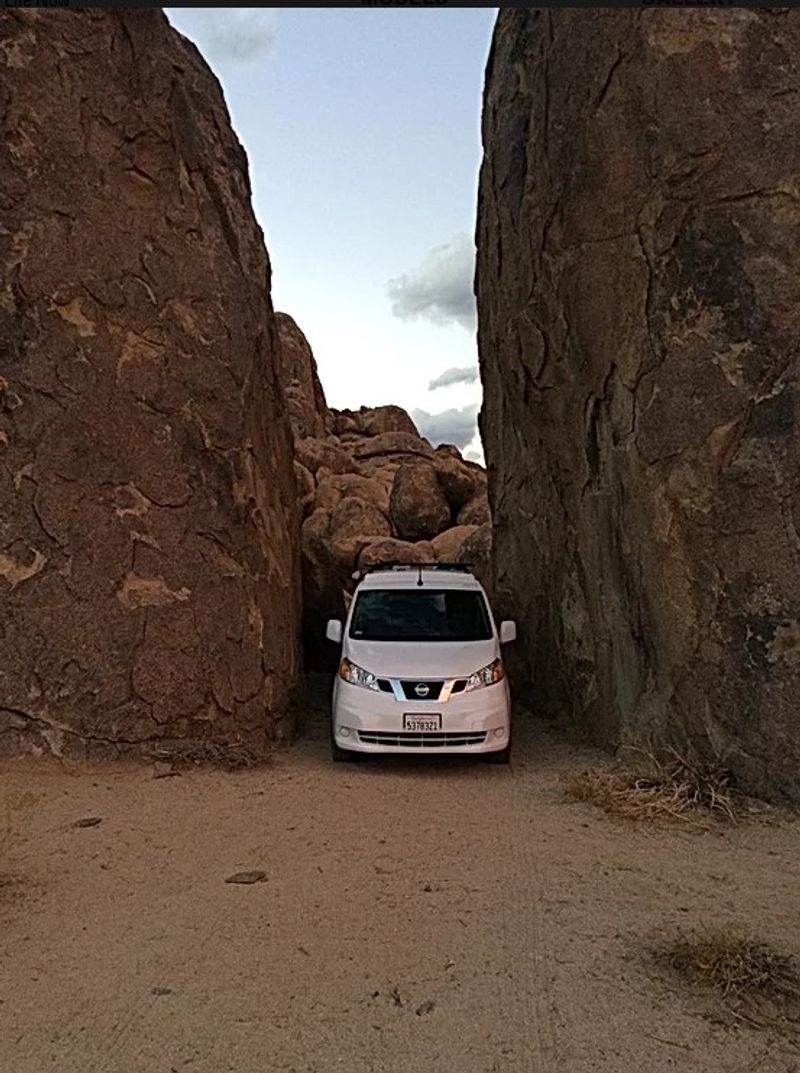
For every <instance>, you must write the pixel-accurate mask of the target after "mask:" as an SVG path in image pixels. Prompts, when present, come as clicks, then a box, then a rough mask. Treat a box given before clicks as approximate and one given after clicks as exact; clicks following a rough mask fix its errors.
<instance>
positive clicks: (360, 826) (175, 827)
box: [0, 722, 800, 1073]
mask: <svg viewBox="0 0 800 1073" xmlns="http://www.w3.org/2000/svg"><path fill="white" fill-rule="evenodd" d="M517 746H518V748H517V756H516V759H515V761H514V763H513V764H512V766H511V768H510V769H503V768H497V767H490V766H487V765H479V764H473V763H461V762H459V763H456V764H442V763H440V762H436V761H433V762H431V761H427V762H425V763H423V762H421V761H412V762H405V763H404V762H399V761H397V760H395V761H387V762H383V761H378V762H370V763H368V764H364V765H361V764H359V765H354V766H351V765H337V766H336V767H334V766H333V765H332V764H331V763H330V762H329V759H328V753H327V742H326V738H325V732H324V728H323V727H322V725H321V724H320V723H319V722H317V723H316V724H315V725H314V726H313V727H312V728H311V730H310V732H309V733H308V734H307V735H306V737H305V738H304V740H303V741H301V742H300V743H299V744H298V745H297V746H295V747H294V748H293V749H292V750H291V751H289V752H287V753H286V754H283V755H281V756H280V757H279V758H278V759H277V760H276V761H275V763H274V764H273V765H272V766H271V767H270V768H268V769H266V770H256V771H246V772H242V773H239V774H224V773H221V772H206V771H192V772H189V773H187V774H184V775H182V776H180V777H175V778H159V779H156V778H154V777H153V770H152V768H137V769H130V768H127V769H123V768H114V769H112V768H99V769H95V770H93V771H87V770H86V769H82V770H79V769H70V770H65V769H63V768H62V767H60V766H58V765H56V764H46V765H41V764H39V765H36V764H31V763H29V762H24V763H22V762H16V763H12V762H5V763H4V764H3V765H2V767H0V776H1V777H2V790H1V791H0V795H1V796H0V801H5V805H6V810H7V812H8V814H9V815H10V828H11V838H10V839H7V840H6V845H5V848H4V849H3V851H2V854H3V856H2V859H1V860H0V873H5V876H6V879H5V882H4V883H3V884H2V885H1V886H0V1070H2V1073H46V1071H50V1070H53V1071H55V1073H184V1071H189V1073H279V1071H281V1073H282V1071H286V1073H333V1071H346V1073H498V1071H503V1073H504V1071H508V1073H550V1071H567V1073H589V1071H604V1073H611V1071H614V1073H623V1071H639V1070H647V1071H654V1073H655V1071H661V1070H664V1071H666V1070H670V1071H676V1070H677V1071H687V1073H688V1071H690V1070H691V1071H692V1073H698V1071H705V1070H708V1071H712V1070H713V1071H714V1073H745V1071H747V1070H757V1071H758V1073H778V1071H780V1073H789V1071H792V1070H797V1069H800V1064H798V1063H800V1058H798V1057H797V1052H796V1051H795V1050H794V1049H793V1048H792V1046H790V1044H789V1043H788V1042H787V1041H786V1040H785V1039H784V1038H783V1037H781V1036H773V1035H769V1034H764V1032H757V1031H754V1030H752V1029H751V1028H749V1027H748V1026H747V1025H746V1024H742V1025H740V1026H738V1027H737V1026H736V1025H734V1026H733V1027H731V1026H730V1025H728V1024H723V1023H719V1021H718V1020H715V1010H716V1008H717V1007H716V1005H715V1002H714V1001H713V1000H711V999H709V998H707V997H704V996H703V995H695V994H693V993H692V992H691V991H690V990H689V989H687V988H686V987H685V986H684V985H683V984H682V983H681V982H680V981H678V980H675V979H673V978H671V977H670V976H669V975H667V974H666V973H665V971H664V970H662V969H660V968H659V967H658V966H657V965H655V964H654V963H653V961H652V959H651V957H650V953H649V950H650V946H651V944H652V943H653V942H654V941H658V940H659V939H662V938H663V937H664V936H667V935H671V934H674V933H675V931H676V929H679V928H688V927H691V926H695V925H703V924H713V923H719V922H725V921H736V922H743V923H745V924H748V925H750V926H752V927H753V929H754V930H755V931H757V933H758V934H759V935H760V936H762V937H764V938H766V939H768V940H770V941H772V942H774V943H776V944H777V945H780V946H782V947H784V948H785V947H787V946H788V948H789V949H790V950H794V951H795V952H800V951H798V949H797V948H798V943H800V928H799V927H798V925H799V924H800V897H798V889H799V888H798V873H799V872H800V828H798V826H796V825H795V824H794V822H793V821H789V820H783V821H781V822H779V823H771V824H769V825H764V824H763V823H760V822H751V823H747V824H744V825H741V826H739V827H738V828H736V829H734V830H732V831H728V832H725V833H724V834H719V833H703V834H696V833H690V832H688V831H685V830H682V829H680V830H676V829H673V828H669V829H666V830H665V829H664V828H647V827H635V826H629V825H627V824H620V823H619V822H614V821H612V820H611V819H609V818H608V817H606V816H604V815H603V814H602V813H600V812H598V811H595V810H593V809H592V808H591V807H590V806H586V805H582V804H568V803H565V801H564V800H563V794H562V790H561V783H560V780H561V779H562V778H563V776H564V775H565V773H567V772H569V771H570V770H574V769H576V768H579V767H581V766H585V765H586V763H587V761H588V762H592V761H593V760H594V759H596V758H594V757H592V756H590V755H589V754H587V753H579V752H577V751H576V750H575V749H573V748H572V747H569V746H567V745H565V744H563V743H561V742H560V741H559V739H557V738H556V737H555V736H554V735H551V734H548V733H547V732H546V731H543V730H538V731H535V732H534V731H530V732H527V733H526V734H524V735H522V734H521V735H520V736H519V740H518V742H517ZM28 794H31V795H33V796H34V797H35V800H32V799H30V798H28V797H27V796H26V795H28ZM88 818H95V819H97V818H99V819H100V820H101V822H100V823H97V824H95V825H93V826H85V827H76V826H73V824H74V822H75V821H78V820H81V819H88ZM252 870H259V871H263V872H265V873H266V878H265V879H264V880H263V881H261V882H257V883H253V884H252V885H238V884H229V883H226V882H225V880H226V878H227V877H229V876H230V875H231V874H232V873H236V872H240V871H252Z"/></svg>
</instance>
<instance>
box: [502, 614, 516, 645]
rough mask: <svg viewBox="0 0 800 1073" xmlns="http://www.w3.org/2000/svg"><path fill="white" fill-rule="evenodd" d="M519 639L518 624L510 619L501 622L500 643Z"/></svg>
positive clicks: (503, 643) (504, 643)
mask: <svg viewBox="0 0 800 1073" xmlns="http://www.w3.org/2000/svg"><path fill="white" fill-rule="evenodd" d="M516 639H517V624H516V622H511V621H510V620H508V621H506V622H501V623H500V644H501V645H507V644H508V643H509V641H516Z"/></svg>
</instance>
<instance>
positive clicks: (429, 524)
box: [277, 313, 491, 665]
mask: <svg viewBox="0 0 800 1073" xmlns="http://www.w3.org/2000/svg"><path fill="white" fill-rule="evenodd" d="M277 319H278V326H279V331H280V339H281V344H282V346H283V348H284V351H285V354H284V357H283V360H282V365H283V369H284V375H285V377H286V382H287V384H288V388H289V396H290V398H289V408H290V415H291V420H292V427H293V431H294V439H295V468H296V472H297V482H298V492H299V497H298V505H299V506H298V511H299V515H300V519H301V522H302V539H301V545H302V559H303V603H304V621H303V637H304V641H305V651H306V656H307V659H308V660H309V662H310V663H311V664H312V665H317V663H318V662H320V661H322V662H323V663H324V662H326V659H327V656H328V655H330V653H331V649H330V646H326V645H325V644H324V631H325V622H326V620H327V619H328V618H341V617H342V616H343V615H344V612H345V601H346V597H347V594H348V592H350V591H352V588H353V577H352V575H353V572H354V571H355V570H357V569H360V568H363V567H365V566H370V565H372V564H375V563H380V562H390V561H395V562H409V563H418V562H432V561H440V562H443V561H447V562H471V560H470V559H468V558H466V556H465V549H466V550H467V551H469V552H470V553H471V554H475V555H476V556H477V558H478V560H479V563H478V564H477V565H478V566H479V570H480V573H481V576H482V577H484V578H486V577H487V575H488V569H487V563H486V555H487V553H488V548H489V547H490V545H491V525H489V526H486V525H485V524H484V523H485V522H486V521H487V520H488V517H489V515H488V499H487V494H486V473H485V471H484V470H483V468H482V467H481V466H478V465H476V464H475V463H473V462H466V461H464V460H463V459H462V457H461V453H460V451H459V450H458V449H457V448H456V447H453V446H451V445H449V444H444V445H441V446H439V447H436V448H434V447H432V445H431V444H430V443H429V442H428V441H427V440H426V439H424V438H423V437H421V436H420V435H419V433H418V431H417V428H416V426H415V424H414V422H413V421H412V419H411V418H410V417H409V415H408V414H407V413H406V411H405V410H403V409H401V407H399V406H376V407H362V408H361V409H360V410H333V409H330V408H329V407H328V405H327V402H326V401H325V396H324V393H323V392H322V389H321V387H320V384H319V377H318V375H317V369H316V362H315V361H314V356H313V354H312V351H311V348H310V346H309V345H308V342H307V341H306V339H305V337H304V336H303V334H302V332H301V331H300V329H299V328H298V327H297V325H296V324H295V322H294V321H293V320H292V318H291V317H288V316H285V315H284V314H282V313H279V314H277ZM310 429H311V430H313V431H312V432H310V431H309V430H310ZM462 517H466V518H467V519H468V520H467V522H466V523H465V524H461V523H460V522H459V519H461V518H462ZM470 518H475V519H476V520H475V521H474V523H471V522H470V521H469V519H470ZM478 526H483V529H479V528H478ZM479 533H482V537H483V540H482V542H480V541H479V542H477V543H476V542H475V540H474V539H472V538H474V537H475V536H476V534H479ZM487 539H488V544H487Z"/></svg>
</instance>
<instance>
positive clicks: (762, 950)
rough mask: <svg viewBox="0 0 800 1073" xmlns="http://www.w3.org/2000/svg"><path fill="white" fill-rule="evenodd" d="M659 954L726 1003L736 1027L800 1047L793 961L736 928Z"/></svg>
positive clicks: (799, 975)
mask: <svg viewBox="0 0 800 1073" xmlns="http://www.w3.org/2000/svg"><path fill="white" fill-rule="evenodd" d="M655 954H656V960H657V961H658V962H660V963H661V964H662V965H666V966H667V967H668V968H669V969H670V970H671V971H672V972H673V973H675V974H677V975H679V976H680V977H681V978H682V979H683V980H685V981H686V982H688V983H690V984H692V985H694V986H695V987H699V988H701V989H702V990H705V991H708V992H710V993H711V994H715V995H716V996H717V997H718V998H719V999H721V1002H722V1010H723V1011H724V1012H725V1013H727V1014H728V1015H729V1016H730V1017H731V1018H732V1019H734V1020H735V1021H738V1022H740V1023H744V1024H746V1025H748V1026H749V1027H750V1028H755V1029H757V1030H765V1029H769V1030H772V1031H774V1032H776V1033H778V1034H779V1035H781V1036H783V1037H784V1038H786V1039H787V1040H789V1041H791V1042H792V1044H793V1045H795V1046H796V1045H797V1043H798V1042H800V970H799V969H798V965H797V962H796V960H795V959H794V958H793V957H792V956H791V955H789V954H784V953H780V952H779V951H777V950H773V949H772V948H771V947H770V946H769V945H768V944H767V943H764V942H761V941H760V940H757V939H754V938H752V937H751V936H748V935H747V934H746V933H745V932H743V931H741V930H740V929H737V928H735V927H731V926H727V927H720V928H713V929H707V930H706V931H704V932H702V933H700V934H695V935H688V936H687V935H680V936H679V937H678V938H677V939H676V940H675V941H674V942H673V943H670V944H669V945H668V946H665V947H662V948H660V949H657V950H656V952H655Z"/></svg>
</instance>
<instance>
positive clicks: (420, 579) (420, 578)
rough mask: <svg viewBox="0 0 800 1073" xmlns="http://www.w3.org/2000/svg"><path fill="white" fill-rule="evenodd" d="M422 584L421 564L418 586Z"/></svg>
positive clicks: (420, 565) (420, 566)
mask: <svg viewBox="0 0 800 1073" xmlns="http://www.w3.org/2000/svg"><path fill="white" fill-rule="evenodd" d="M421 584H422V563H420V564H419V577H418V578H417V585H421Z"/></svg>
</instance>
